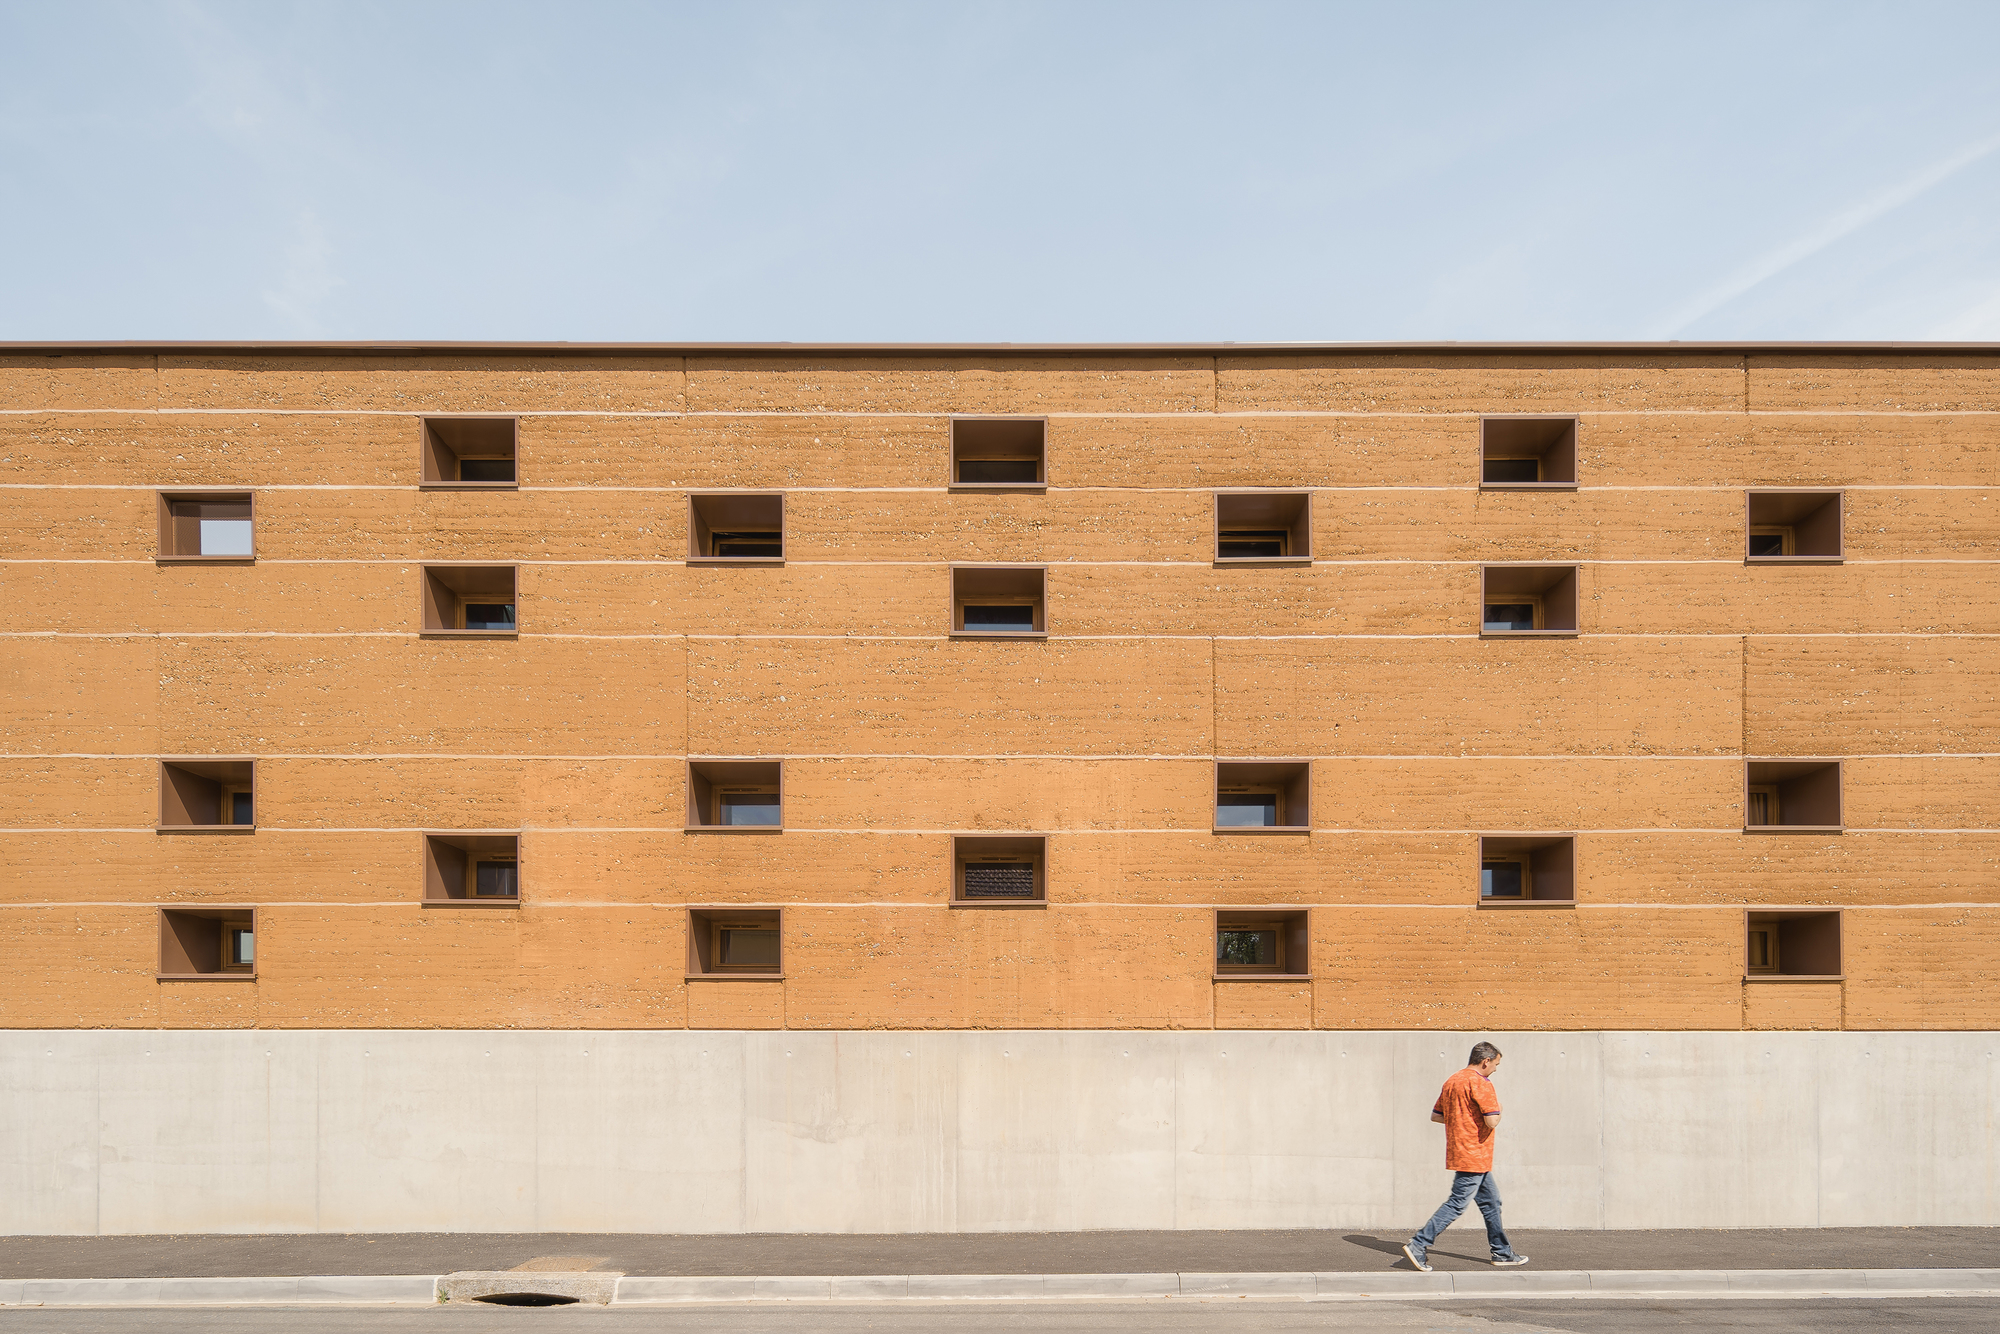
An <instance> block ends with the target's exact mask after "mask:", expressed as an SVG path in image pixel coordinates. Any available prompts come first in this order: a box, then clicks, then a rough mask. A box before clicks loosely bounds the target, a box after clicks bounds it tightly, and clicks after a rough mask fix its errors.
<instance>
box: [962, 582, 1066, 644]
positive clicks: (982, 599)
mask: <svg viewBox="0 0 2000 1334" xmlns="http://www.w3.org/2000/svg"><path fill="white" fill-rule="evenodd" d="M1046 581H1047V571H1046V570H1044V569H1043V568H1042V567H1041V566H1039V565H1036V566H972V565H958V566H954V567H952V571H951V589H952V602H951V633H952V634H954V635H966V636H974V637H981V636H983V637H989V638H996V639H997V638H1004V637H1007V636H1014V635H1019V636H1031V635H1041V634H1044V633H1046V632H1047V630H1048V619H1047V610H1046V609H1047V605H1048V603H1047V598H1046V596H1045V586H1046Z"/></svg>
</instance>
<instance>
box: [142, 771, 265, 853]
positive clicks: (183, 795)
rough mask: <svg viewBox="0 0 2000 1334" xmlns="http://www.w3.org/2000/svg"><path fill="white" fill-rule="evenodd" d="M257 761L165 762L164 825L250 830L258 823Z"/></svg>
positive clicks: (170, 829) (183, 829) (165, 828)
mask: <svg viewBox="0 0 2000 1334" xmlns="http://www.w3.org/2000/svg"><path fill="white" fill-rule="evenodd" d="M256 773H257V765H256V761H254V760H237V759H228V760H223V759H187V760H162V761H161V762H160V823H159V828H160V830H161V831H162V832H164V833H195V832H206V833H245V834H247V833H250V832H251V831H252V830H253V829H255V827H256V824H257V819H256V813H257V803H256V791H257V781H256Z"/></svg>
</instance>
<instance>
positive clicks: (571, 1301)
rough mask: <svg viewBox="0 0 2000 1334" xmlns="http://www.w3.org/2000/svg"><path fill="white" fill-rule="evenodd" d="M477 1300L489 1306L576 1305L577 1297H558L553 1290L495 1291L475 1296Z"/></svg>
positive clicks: (474, 1299)
mask: <svg viewBox="0 0 2000 1334" xmlns="http://www.w3.org/2000/svg"><path fill="white" fill-rule="evenodd" d="M472 1300H473V1301H475V1302H485V1303H486V1304H487V1305H488V1306H574V1305H576V1298H574V1297H558V1296H557V1295H556V1294H555V1293H553V1292H493V1293H488V1294H487V1295H486V1296H484V1297H474V1298H473V1299H472Z"/></svg>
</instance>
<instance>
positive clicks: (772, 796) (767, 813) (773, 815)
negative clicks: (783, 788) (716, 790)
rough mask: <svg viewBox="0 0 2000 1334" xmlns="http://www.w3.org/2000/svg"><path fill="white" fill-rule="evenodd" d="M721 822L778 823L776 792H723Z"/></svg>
mask: <svg viewBox="0 0 2000 1334" xmlns="http://www.w3.org/2000/svg"><path fill="white" fill-rule="evenodd" d="M720 823H722V824H776V823H778V794H777V793H775V792H725V793H723V794H722V819H721V821H720Z"/></svg>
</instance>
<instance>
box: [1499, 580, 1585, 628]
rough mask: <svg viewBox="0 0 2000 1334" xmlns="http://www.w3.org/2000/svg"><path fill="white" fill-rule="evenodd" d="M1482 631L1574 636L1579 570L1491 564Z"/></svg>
mask: <svg viewBox="0 0 2000 1334" xmlns="http://www.w3.org/2000/svg"><path fill="white" fill-rule="evenodd" d="M1481 579H1482V582H1483V586H1484V593H1483V595H1482V600H1481V611H1480V618H1479V629H1480V633H1481V634H1487V635H1537V634H1539V635H1574V634H1575V633H1576V632H1577V623H1576V607H1577V596H1576V581H1577V567H1576V566H1574V565H1488V566H1486V567H1484V569H1483V570H1482V572H1481Z"/></svg>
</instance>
